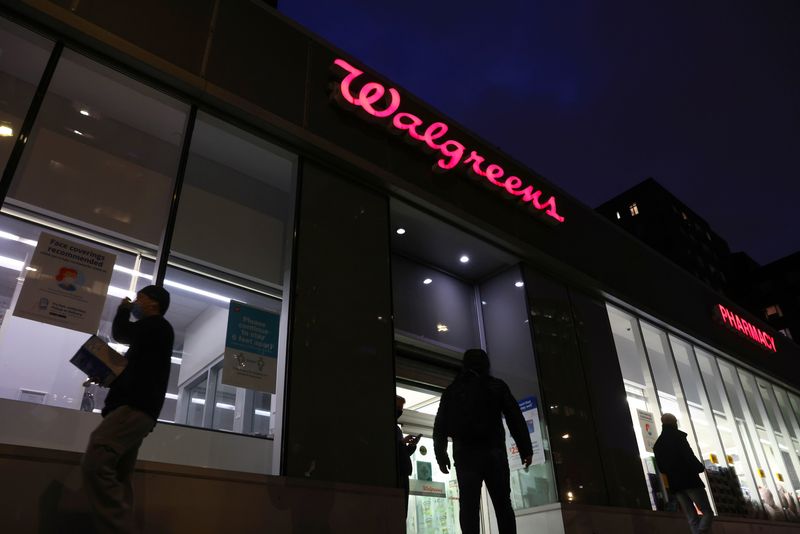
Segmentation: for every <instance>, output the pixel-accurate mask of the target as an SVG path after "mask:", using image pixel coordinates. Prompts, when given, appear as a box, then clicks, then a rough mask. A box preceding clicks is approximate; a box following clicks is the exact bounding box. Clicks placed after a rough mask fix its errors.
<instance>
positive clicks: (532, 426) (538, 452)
mask: <svg viewBox="0 0 800 534" xmlns="http://www.w3.org/2000/svg"><path fill="white" fill-rule="evenodd" d="M519 409H520V411H521V412H522V417H524V418H525V424H526V425H527V426H528V434H529V435H530V437H531V445H532V446H533V460H532V461H531V465H539V464H543V463H545V457H544V445H543V442H542V429H541V428H540V426H539V404H538V402H537V401H536V397H525V398H524V399H520V400H519ZM503 428H505V431H506V452H507V453H508V463H509V467H510V469H511V470H512V471H514V470H516V469H522V463H521V462H520V457H519V448H518V447H517V444H516V443H515V442H514V439H513V438H512V437H511V432H509V431H508V426H507V425H506V421H505V418H504V419H503Z"/></svg>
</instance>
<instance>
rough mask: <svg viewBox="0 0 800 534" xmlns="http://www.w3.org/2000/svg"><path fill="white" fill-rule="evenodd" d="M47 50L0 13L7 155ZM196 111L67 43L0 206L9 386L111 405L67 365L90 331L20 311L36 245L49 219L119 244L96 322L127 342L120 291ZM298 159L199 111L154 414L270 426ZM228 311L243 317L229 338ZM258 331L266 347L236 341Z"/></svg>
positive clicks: (32, 397)
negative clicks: (159, 405)
mask: <svg viewBox="0 0 800 534" xmlns="http://www.w3.org/2000/svg"><path fill="white" fill-rule="evenodd" d="M49 48H50V44H49V43H48V42H46V41H44V40H41V39H37V38H36V37H35V36H33V35H32V34H28V33H27V32H25V31H24V30H21V29H18V28H15V27H12V26H11V25H9V24H6V23H0V52H3V53H0V82H1V83H0V97H1V98H0V163H4V162H5V158H6V157H7V152H8V150H10V148H8V146H10V145H8V143H6V141H4V139H5V137H3V135H5V133H7V132H9V131H11V132H13V135H16V134H17V132H18V128H19V125H20V124H21V119H22V118H23V117H24V116H25V113H26V110H27V107H28V105H29V103H30V98H31V96H32V94H33V92H34V90H35V88H36V85H37V84H38V83H39V77H40V76H41V72H42V70H43V69H44V66H45V64H46V62H47V60H48V58H49ZM6 50H13V53H5V51H6ZM188 111H189V106H188V105H187V104H185V103H182V102H179V101H177V100H174V99H172V98H170V97H169V96H167V95H165V94H162V93H161V92H159V91H157V90H155V89H153V88H151V87H149V86H147V85H144V84H142V83H140V82H138V81H136V80H134V79H131V78H130V77H128V76H126V75H124V74H122V73H120V72H118V71H116V70H114V69H111V68H109V67H106V66H104V65H101V64H99V63H97V62H95V61H92V60H90V59H88V58H86V57H83V56H81V55H80V54H78V53H76V52H74V51H71V50H65V51H64V52H63V54H62V56H61V58H60V60H59V63H58V65H57V66H56V69H55V71H54V75H53V78H52V81H51V83H50V85H49V87H48V91H47V93H46V95H45V98H44V100H43V103H42V107H41V109H40V111H39V113H38V115H37V118H36V121H35V122H34V125H33V130H32V132H31V135H30V137H29V140H28V142H27V144H26V147H25V150H24V151H23V154H22V159H21V160H20V162H19V166H18V167H17V169H16V173H15V176H14V179H13V181H12V184H11V189H10V191H9V195H8V197H7V198H6V202H5V203H4V205H3V207H2V211H3V214H2V215H0V397H3V398H8V399H15V400H24V401H28V402H38V403H42V404H47V405H52V406H60V407H69V408H74V409H81V410H85V411H93V412H99V411H100V409H101V408H102V406H103V403H104V399H105V396H106V394H107V391H108V390H107V389H105V388H102V387H98V386H96V385H93V384H89V383H87V382H86V376H85V374H83V373H82V372H81V371H79V370H78V369H77V368H76V367H74V366H73V365H72V364H71V363H70V362H69V360H70V357H71V356H72V355H73V354H74V353H75V352H76V350H77V349H78V347H80V346H81V344H82V343H83V342H84V341H85V340H86V339H87V337H88V335H87V333H86V332H79V331H76V330H74V329H69V328H63V327H60V326H54V325H52V324H46V321H45V322H40V321H34V320H30V319H26V318H21V317H17V316H15V315H13V313H12V312H13V311H14V309H15V306H16V303H17V301H18V299H19V295H20V288H21V287H22V284H23V282H24V281H25V279H26V277H30V276H32V275H31V274H30V273H31V272H35V271H36V268H35V266H34V267H32V265H33V264H31V261H32V260H31V258H32V257H33V252H34V249H35V247H36V245H37V243H38V242H39V241H40V235H41V233H42V232H47V233H49V234H53V235H56V236H58V237H60V238H63V239H65V240H68V241H70V243H77V244H80V245H85V246H88V247H93V248H95V249H98V250H100V251H102V252H103V253H108V254H114V255H115V256H116V261H115V262H114V263H113V267H112V276H111V281H110V285H109V287H108V290H107V291H106V292H105V294H104V295H103V296H104V297H105V301H104V306H103V310H102V314H101V318H100V323H99V328H98V329H97V332H96V333H97V335H98V336H99V337H101V338H102V339H104V340H106V341H108V342H109V344H110V345H111V346H112V348H114V349H116V350H118V351H119V352H121V353H124V352H125V351H126V350H127V347H126V346H125V345H122V344H119V343H116V342H115V341H114V340H113V339H112V337H111V320H112V319H113V317H114V314H115V312H116V309H117V306H118V304H119V301H120V299H122V298H124V297H131V298H134V297H135V294H136V292H137V290H139V289H141V288H142V287H144V286H145V285H149V284H152V283H153V281H154V278H155V273H154V268H155V267H154V266H155V260H156V258H157V257H158V256H159V253H160V252H159V251H158V244H159V243H161V241H162V237H163V234H164V231H165V229H166V228H167V217H168V212H169V207H170V202H171V199H172V194H173V190H174V186H175V179H176V176H177V171H178V163H179V157H180V154H181V151H182V146H183V143H184V130H185V128H186V122H187V117H188ZM7 123H8V124H7ZM5 125H7V128H8V129H4V126H5ZM7 145H8V146H7ZM295 172H296V157H295V156H294V155H293V154H291V153H289V152H287V151H285V150H282V149H280V148H279V147H277V146H275V145H273V144H271V143H268V142H266V141H264V140H263V139H261V138H259V137H258V136H256V135H253V134H251V133H249V132H246V131H244V130H242V129H240V128H236V127H233V126H232V125H230V124H228V123H226V122H224V121H222V120H219V119H217V118H215V117H213V116H211V115H208V114H206V113H203V112H199V113H198V114H197V119H196V121H195V124H194V130H193V132H192V140H191V144H190V146H189V157H188V160H187V165H186V170H185V173H184V179H183V185H182V191H181V196H180V198H179V204H178V211H177V217H176V221H175V225H174V230H173V235H172V242H171V250H170V251H169V254H168V265H167V270H166V276H165V280H164V286H165V287H166V288H167V289H168V290H169V291H170V293H171V296H172V301H171V305H170V308H169V310H168V312H167V314H166V318H167V320H169V321H170V322H171V324H172V326H173V328H174V329H175V345H174V352H173V355H172V367H171V373H170V379H169V385H168V389H167V393H166V396H165V401H164V407H163V409H162V411H161V413H160V416H159V420H160V421H164V422H175V423H180V424H186V425H191V426H197V427H204V428H212V429H216V430H222V431H227V432H236V433H242V434H248V435H252V436H259V437H267V436H270V435H271V434H272V433H273V430H274V427H275V421H274V419H273V418H272V413H273V411H274V409H275V395H274V392H275V390H276V383H275V382H276V380H275V378H276V374H277V369H278V365H277V358H278V357H279V353H280V354H282V352H281V351H282V347H283V346H284V340H283V336H284V334H283V333H282V332H281V333H279V330H280V329H281V328H285V321H282V318H284V319H285V315H284V309H285V306H284V300H283V298H284V296H283V291H284V286H285V284H286V282H287V273H288V272H289V259H290V256H291V235H292V227H293V221H294V215H293V210H294V192H295V181H296V180H295ZM73 274H74V273H68V276H69V277H72V276H73ZM76 276H77V275H76ZM243 308H246V309H247V312H243V311H242V309H243ZM234 309H235V313H241V314H242V315H240V316H237V317H240V320H241V322H240V323H239V324H237V326H236V327H235V328H239V329H240V330H239V331H237V333H236V335H237V336H238V338H237V339H238V341H239V344H238V345H237V348H236V349H235V350H234V349H232V348H231V347H232V346H233V344H234V343H233V341H236V340H234V337H233V336H232V332H233V328H234V326H232V324H233V323H232V322H231V321H229V317H230V316H231V313H232V310H234ZM244 315H246V318H242V317H244ZM244 338H248V339H247V342H246V343H245V342H244V341H243V340H244ZM232 340H233V341H232ZM248 343H249V348H250V349H252V350H253V351H255V352H254V353H257V354H256V356H253V354H251V353H250V352H248V351H247V350H246V348H242V347H243V345H247V344H248ZM267 353H268V355H266V354H267ZM226 354H227V355H228V356H229V357H228V358H226ZM262 356H263V357H262ZM281 357H282V356H281ZM234 360H235V361H234ZM231 369H233V370H231ZM267 374H269V376H266V375H267ZM234 375H238V376H239V377H240V380H239V381H238V382H237V381H236V380H235V379H234V378H232V377H233V376H234ZM243 376H245V378H241V377H243ZM247 376H249V378H250V379H251V380H250V382H248V381H247V379H246V377H247ZM254 377H257V378H258V379H257V380H256V379H255V378H254ZM265 377H266V378H265Z"/></svg>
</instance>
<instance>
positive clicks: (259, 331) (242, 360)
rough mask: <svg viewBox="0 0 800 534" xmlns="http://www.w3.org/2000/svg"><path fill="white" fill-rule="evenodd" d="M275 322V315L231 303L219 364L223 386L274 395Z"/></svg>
mask: <svg viewBox="0 0 800 534" xmlns="http://www.w3.org/2000/svg"><path fill="white" fill-rule="evenodd" d="M279 322H280V317H279V315H278V314H277V313H273V312H269V311H266V310H262V309H259V308H254V307H252V306H248V305H247V304H244V303H243V302H237V301H235V300H232V301H231V303H230V307H229V308H228V330H227V332H226V334H225V357H224V363H223V365H222V383H223V384H228V385H229V386H237V387H243V388H248V389H254V390H256V391H264V392H267V393H275V382H276V376H277V371H278V325H279Z"/></svg>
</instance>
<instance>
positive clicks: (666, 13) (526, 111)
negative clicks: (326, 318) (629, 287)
mask: <svg viewBox="0 0 800 534" xmlns="http://www.w3.org/2000/svg"><path fill="white" fill-rule="evenodd" d="M279 7H280V10H281V11H282V12H283V13H285V14H286V15H288V16H289V17H290V18H292V19H294V20H296V21H298V22H299V23H300V24H302V25H303V26H305V27H307V28H309V29H310V30H311V31H312V32H314V33H317V34H318V35H320V36H321V37H323V38H324V39H326V40H328V41H330V42H331V43H333V44H334V45H336V46H338V47H339V48H341V49H342V50H344V51H345V52H347V53H349V54H351V55H352V56H354V57H356V58H358V59H359V60H361V61H363V62H364V63H365V64H366V65H368V66H370V67H371V68H372V69H374V70H375V71H377V72H379V73H381V74H383V75H384V76H386V77H388V78H389V79H390V80H393V81H395V82H396V83H397V84H398V85H399V86H400V87H402V88H404V89H405V90H407V91H410V92H412V93H415V94H416V95H418V96H419V97H421V98H422V99H423V100H425V101H427V102H428V103H430V104H431V105H433V106H434V107H435V108H438V109H439V110H441V111H442V112H443V114H445V115H447V116H450V117H452V118H454V119H455V120H456V121H458V122H460V123H462V124H463V125H465V126H466V127H468V128H470V129H472V130H473V131H475V132H477V133H478V134H479V135H481V136H482V137H484V138H485V139H486V140H487V141H488V142H489V143H491V144H493V145H496V146H499V147H500V148H501V149H503V150H504V151H506V152H508V153H509V154H511V155H512V156H514V157H515V158H517V159H519V160H521V161H522V162H524V163H526V164H527V165H529V166H530V167H531V168H533V169H535V170H536V171H537V172H539V173H541V174H543V175H544V176H546V177H547V178H548V179H549V180H550V181H551V182H553V183H554V184H556V185H558V186H560V187H561V188H563V189H564V190H565V191H567V192H569V193H570V194H572V195H573V196H575V197H577V198H578V199H580V200H581V201H583V202H585V203H586V204H588V205H589V206H592V207H595V206H597V205H598V204H600V203H601V202H603V201H604V200H607V199H608V198H610V197H612V196H614V195H616V194H617V193H619V192H621V191H623V190H624V189H627V188H628V187H630V186H632V185H634V184H636V183H638V182H639V181H641V180H643V179H644V178H646V177H648V176H652V177H654V178H655V179H656V180H658V181H659V182H661V183H662V184H663V185H664V186H666V187H667V188H668V189H669V190H671V191H672V192H673V193H674V194H675V195H676V196H678V197H679V198H680V199H682V200H683V201H684V202H685V203H686V204H687V205H688V206H689V207H690V208H692V209H694V210H695V211H696V212H697V213H698V214H699V215H700V216H701V217H704V218H705V219H706V220H707V221H708V222H709V223H710V224H711V226H712V228H714V229H715V230H716V231H717V232H718V233H719V234H720V235H721V236H722V237H723V238H725V239H726V240H727V241H728V242H729V244H730V246H731V249H732V250H734V251H736V250H744V251H745V252H748V253H749V254H750V255H751V256H753V258H754V259H756V260H757V261H759V262H761V263H765V262H769V261H772V260H774V259H777V258H779V257H782V256H784V255H786V254H789V253H791V252H794V251H796V250H800V217H798V215H797V213H798V212H797V208H796V206H797V203H798V202H800V1H798V0H749V1H743V0H731V1H723V0H713V1H701V2H698V1H691V2H690V1H686V0H675V1H670V2H658V3H656V2H648V1H641V0H638V1H618V0H606V1H585V0H550V1H548V2H543V1H534V0H528V1H502V0H501V1H498V2H474V1H466V2H455V1H451V0H446V1H444V0H442V1H438V2H437V1H436V0H428V1H418V0H407V1H404V2H386V1H376V0H371V1H368V0H339V1H335V2H329V1H322V0H281V1H279Z"/></svg>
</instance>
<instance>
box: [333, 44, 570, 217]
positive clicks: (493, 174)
mask: <svg viewBox="0 0 800 534" xmlns="http://www.w3.org/2000/svg"><path fill="white" fill-rule="evenodd" d="M333 68H334V70H336V71H337V74H344V78H342V80H341V82H340V83H339V85H338V86H336V88H335V89H334V93H333V94H334V99H335V100H336V102H338V103H339V105H341V106H342V107H343V108H345V109H348V110H352V111H363V112H364V113H366V115H367V118H369V119H371V120H375V121H378V122H382V123H384V124H385V125H386V126H387V127H388V128H389V130H390V131H391V132H392V133H395V134H398V135H402V134H404V133H405V134H406V135H407V136H408V139H410V140H411V141H412V142H413V141H416V142H418V143H420V146H421V148H423V149H425V150H430V151H432V152H433V153H434V154H435V155H436V156H439V159H438V160H437V161H436V164H435V165H434V167H433V169H434V170H435V171H437V172H446V171H450V170H453V169H456V168H462V169H464V170H466V171H467V172H468V174H470V175H471V176H472V177H474V178H477V179H480V180H485V183H486V184H488V185H490V186H492V187H496V188H497V189H498V190H499V191H501V192H502V193H503V194H504V195H506V196H508V197H511V198H514V199H516V200H518V201H520V202H522V203H523V204H526V205H528V206H529V207H530V208H531V209H532V210H534V211H535V212H537V213H540V214H542V215H544V217H545V218H546V220H548V221H549V222H552V223H554V224H560V223H563V222H564V216H562V215H561V214H560V213H558V208H557V207H556V198H555V197H553V196H549V197H548V198H547V199H546V200H543V195H544V193H543V192H542V191H540V190H538V189H536V188H535V187H534V186H533V185H531V184H527V185H526V183H525V181H524V180H523V179H522V178H519V177H517V176H506V172H505V170H504V169H503V167H501V166H500V165H498V164H496V163H490V162H488V161H486V158H485V157H484V156H482V155H480V154H479V153H478V152H477V151H476V150H470V149H469V148H468V147H467V146H465V145H464V144H463V143H461V142H460V141H457V140H456V139H452V138H449V136H448V135H447V132H448V131H449V130H450V127H449V126H447V124H445V123H443V122H438V121H437V122H432V123H430V124H428V125H426V124H425V122H424V121H423V120H422V119H421V118H419V117H418V116H416V115H414V114H412V113H408V112H405V111H401V109H400V107H401V104H402V98H401V96H400V92H399V91H398V90H397V89H395V88H393V87H390V88H388V89H387V88H386V87H385V86H384V85H383V84H381V83H378V82H374V81H373V82H367V83H365V84H363V85H361V86H360V88H359V89H358V90H356V89H355V88H354V82H356V80H357V79H358V78H359V77H360V76H361V75H362V74H364V71H362V70H360V69H357V68H356V67H354V66H353V65H351V64H350V63H348V62H347V61H345V60H344V59H336V60H335V61H334V62H333Z"/></svg>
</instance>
